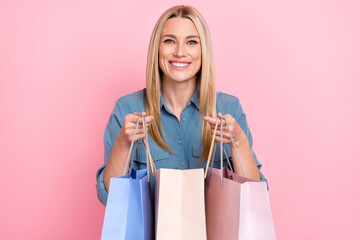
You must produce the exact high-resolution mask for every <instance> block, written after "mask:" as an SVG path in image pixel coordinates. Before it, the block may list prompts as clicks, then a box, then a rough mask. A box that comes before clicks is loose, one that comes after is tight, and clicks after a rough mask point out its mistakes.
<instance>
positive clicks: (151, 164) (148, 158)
mask: <svg viewBox="0 0 360 240" xmlns="http://www.w3.org/2000/svg"><path fill="white" fill-rule="evenodd" d="M140 118H142V121H143V129H144V133H145V137H144V138H143V142H144V148H145V153H146V169H147V177H148V181H150V175H149V173H150V168H151V173H152V175H153V176H155V171H156V168H155V164H154V161H153V159H152V157H151V154H150V148H149V145H148V144H147V142H148V132H147V127H146V124H144V123H146V121H145V120H146V118H145V117H144V116H143V117H141V116H139V117H138V119H137V121H136V126H135V131H134V135H133V138H132V140H131V144H130V149H129V153H128V156H127V158H126V164H125V168H124V172H123V175H125V174H126V173H127V172H130V170H131V169H132V165H133V162H134V156H135V152H136V147H137V142H136V143H135V147H134V149H133V151H131V150H132V148H133V146H134V142H135V135H136V132H137V130H138V127H139V122H140ZM131 155H132V158H131V161H130V157H131ZM129 163H130V166H129ZM128 166H129V168H128Z"/></svg>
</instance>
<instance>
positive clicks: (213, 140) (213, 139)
mask: <svg viewBox="0 0 360 240" xmlns="http://www.w3.org/2000/svg"><path fill="white" fill-rule="evenodd" d="M223 120H225V124H226V127H227V129H228V132H229V135H230V138H231V143H232V145H233V147H234V149H235V154H236V156H237V158H238V160H239V163H240V167H241V171H242V173H243V175H244V177H246V174H245V171H244V168H243V165H242V163H241V160H240V157H239V153H238V151H237V149H236V146H235V142H234V139H233V136H232V134H231V131H230V127H229V124H228V122H227V120H226V119H225V118H224V119H220V164H221V166H220V169H221V171H220V175H221V182H222V178H223V176H222V173H223V172H222V168H223V161H224V160H223V151H224V150H225V149H223V146H224V145H223V143H222V139H223V137H222V134H223V129H222V127H223V126H222V121H223ZM218 123H219V118H217V119H216V123H215V129H214V133H213V136H212V140H211V146H210V151H209V155H208V160H207V163H206V168H205V174H204V178H206V176H207V171H208V168H209V163H210V159H211V155H212V156H213V157H212V164H211V165H212V166H213V163H214V156H215V149H216V147H215V148H214V145H215V144H214V142H215V136H216V131H217V126H218ZM225 156H226V159H227V161H228V164H229V166H230V168H231V164H230V161H229V157H228V155H227V153H226V151H225ZM231 171H232V172H233V170H232V169H231Z"/></svg>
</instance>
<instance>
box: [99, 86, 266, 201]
mask: <svg viewBox="0 0 360 240" xmlns="http://www.w3.org/2000/svg"><path fill="white" fill-rule="evenodd" d="M160 110H161V124H162V127H163V130H164V133H165V136H166V138H167V141H168V142H166V143H167V145H168V146H169V147H170V148H171V149H173V150H174V152H172V153H171V152H167V151H165V150H164V149H162V148H161V147H159V146H158V145H157V144H156V143H155V142H154V141H153V140H152V138H151V137H150V135H149V147H150V152H151V156H152V158H153V160H154V163H155V166H156V168H175V169H189V168H205V167H206V160H205V161H204V162H203V163H199V159H200V156H201V153H202V151H203V148H202V145H201V141H200V136H201V126H202V121H201V119H202V117H203V116H202V115H201V116H199V95H198V91H196V92H195V93H194V95H193V96H192V98H191V100H190V101H189V102H188V103H187V105H186V107H185V108H184V110H183V112H182V114H181V119H180V121H179V120H178V118H177V117H176V116H175V115H174V114H173V113H172V112H171V111H170V109H169V108H168V107H167V106H166V104H165V102H164V99H163V96H162V95H161V99H160ZM216 110H217V112H221V113H222V114H223V115H225V114H231V115H232V116H233V117H234V118H235V119H236V121H237V122H238V124H239V125H240V127H241V129H242V130H243V131H244V132H245V134H246V136H247V138H248V140H249V143H250V147H251V151H252V153H253V156H254V159H255V162H256V165H257V167H258V169H259V170H260V168H261V166H262V164H261V163H260V162H259V161H258V160H257V157H256V155H255V152H254V151H253V150H252V145H253V139H252V136H251V133H250V130H249V127H248V124H247V122H246V116H245V113H244V111H243V109H242V107H241V105H240V101H239V99H238V98H236V97H234V96H232V95H229V94H225V93H220V92H218V93H217V94H216ZM133 112H145V89H143V90H140V91H137V92H134V93H131V94H128V95H126V96H123V97H121V98H119V99H118V100H117V101H116V104H115V107H114V110H113V112H112V113H111V115H110V119H109V122H108V124H107V126H106V129H105V134H104V147H105V153H104V165H103V166H102V167H100V168H99V170H98V171H97V173H96V180H97V184H96V189H97V194H98V198H99V200H100V202H101V203H102V204H104V205H106V201H107V196H108V194H107V192H106V190H105V187H104V182H103V179H104V168H105V166H106V163H107V162H108V160H109V158H110V154H111V151H112V148H113V145H114V142H115V139H116V137H117V135H118V134H119V132H120V130H121V127H122V125H123V123H124V119H125V115H127V114H130V113H133ZM217 145H218V147H217V149H216V154H215V160H214V167H215V168H220V150H219V144H217ZM225 150H226V152H227V154H228V156H229V159H230V160H232V158H231V151H230V146H229V145H228V144H226V145H225ZM225 159H226V158H225V154H224V160H225ZM132 166H133V169H135V170H138V169H144V168H146V155H145V150H144V146H143V142H142V141H138V144H137V148H136V153H135V156H134V163H133V165H132ZM224 166H227V161H226V160H225V161H224ZM260 176H261V180H262V181H265V182H266V184H267V180H266V179H265V177H264V176H263V174H262V173H261V172H260Z"/></svg>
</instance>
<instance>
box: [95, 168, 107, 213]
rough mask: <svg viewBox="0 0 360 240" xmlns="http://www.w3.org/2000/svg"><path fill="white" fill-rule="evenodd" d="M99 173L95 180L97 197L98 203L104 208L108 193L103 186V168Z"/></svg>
mask: <svg viewBox="0 0 360 240" xmlns="http://www.w3.org/2000/svg"><path fill="white" fill-rule="evenodd" d="M100 171H101V173H100V175H99V177H98V179H97V184H96V190H97V196H98V198H99V200H100V202H101V203H102V204H103V205H104V206H106V202H107V198H108V193H107V191H106V190H105V185H104V168H103V169H101V170H100Z"/></svg>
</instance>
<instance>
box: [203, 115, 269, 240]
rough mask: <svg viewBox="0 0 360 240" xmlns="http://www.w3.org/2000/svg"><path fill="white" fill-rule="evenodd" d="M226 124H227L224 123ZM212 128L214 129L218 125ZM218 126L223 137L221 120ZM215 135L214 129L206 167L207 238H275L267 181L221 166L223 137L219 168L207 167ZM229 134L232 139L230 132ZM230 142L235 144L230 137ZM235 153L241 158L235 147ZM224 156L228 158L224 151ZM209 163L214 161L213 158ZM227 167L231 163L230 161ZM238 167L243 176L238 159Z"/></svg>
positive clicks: (261, 239) (266, 239) (260, 239)
mask: <svg viewBox="0 0 360 240" xmlns="http://www.w3.org/2000/svg"><path fill="white" fill-rule="evenodd" d="M225 122H226V120H225ZM217 124H218V122H217V123H216V125H217ZM226 125H227V127H228V123H227V122H226ZM215 129H217V126H216V127H215ZM220 129H221V134H220V135H221V136H222V123H221V120H220ZM228 129H229V128H228ZM229 132H230V131H229ZM215 134H216V131H215V132H214V136H213V141H212V144H211V149H210V153H209V157H208V162H207V167H206V170H205V173H206V175H205V176H206V180H205V207H206V225H207V236H208V239H209V240H220V239H230V240H232V239H233V240H240V239H241V240H272V239H276V238H275V231H274V224H273V220H272V215H271V209H270V203H269V197H268V193H267V187H266V183H265V182H262V181H258V180H254V179H250V178H246V177H242V176H239V175H237V174H235V173H233V172H232V171H230V170H229V169H228V168H227V167H222V166H223V153H222V151H223V150H224V148H223V144H222V138H221V142H220V151H221V153H220V161H221V162H220V165H221V169H213V168H211V167H210V168H209V162H210V155H211V154H212V153H214V152H213V146H214V139H215V138H214V137H215ZM230 137H231V139H232V136H231V134H230ZM232 144H234V141H233V139H232ZM234 148H235V144H234ZM235 152H236V154H237V158H238V159H240V158H239V155H238V153H237V150H236V148H235ZM225 156H226V157H227V154H225ZM228 161H229V160H228ZM211 162H212V164H213V159H212V161H211ZM229 166H231V165H230V164H229ZM240 166H241V169H242V171H243V175H244V176H246V175H245V172H244V170H243V167H242V164H241V161H240Z"/></svg>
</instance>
